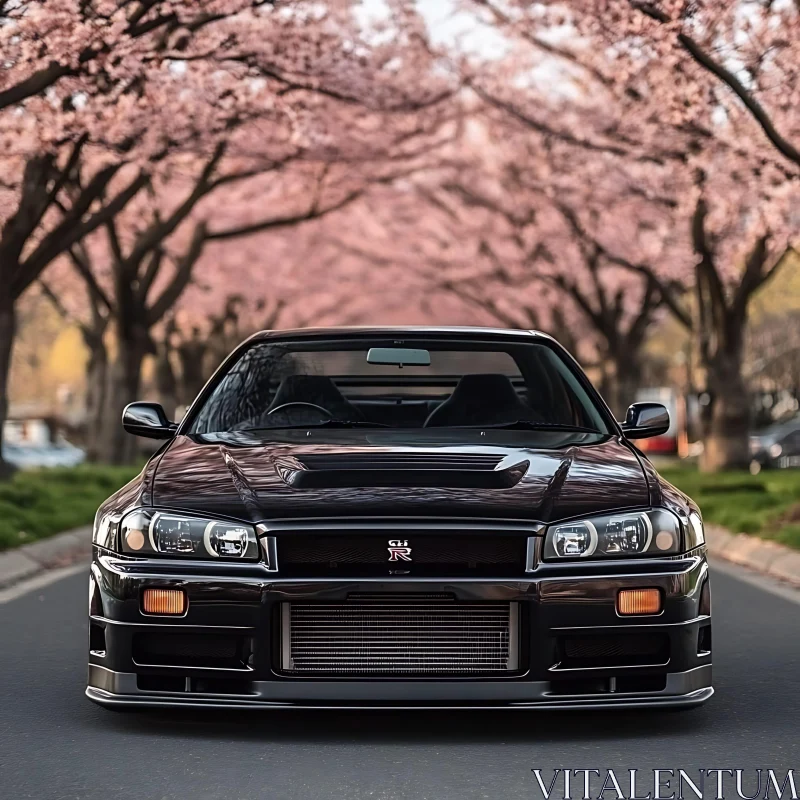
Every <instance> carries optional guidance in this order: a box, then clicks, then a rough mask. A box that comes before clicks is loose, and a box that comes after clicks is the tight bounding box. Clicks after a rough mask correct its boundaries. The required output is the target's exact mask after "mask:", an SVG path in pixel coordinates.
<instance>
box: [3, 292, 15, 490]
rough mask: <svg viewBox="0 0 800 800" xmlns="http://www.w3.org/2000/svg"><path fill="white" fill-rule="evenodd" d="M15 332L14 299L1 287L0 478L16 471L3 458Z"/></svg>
mask: <svg viewBox="0 0 800 800" xmlns="http://www.w3.org/2000/svg"><path fill="white" fill-rule="evenodd" d="M15 332H16V317H15V312H14V301H13V300H12V299H11V297H10V296H8V293H6V294H5V295H4V294H3V289H2V287H0V480H3V479H4V478H7V477H8V476H9V475H11V473H13V472H14V468H13V467H12V465H11V464H9V463H8V462H7V461H5V460H4V458H3V429H4V427H5V422H6V418H7V417H8V402H9V401H8V379H9V373H10V372H11V351H12V349H13V346H14V334H15Z"/></svg>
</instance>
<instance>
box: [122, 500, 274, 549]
mask: <svg viewBox="0 0 800 800" xmlns="http://www.w3.org/2000/svg"><path fill="white" fill-rule="evenodd" d="M119 536H120V542H121V546H122V552H123V553H130V554H132V555H164V556H178V557H181V558H230V559H237V560H241V559H245V560H250V561H255V560H256V559H258V539H257V537H256V531H255V528H254V527H253V526H252V525H247V524H245V523H241V522H225V521H223V520H216V519H208V518H206V517H192V516H187V515H185V514H179V513H170V512H168V511H145V510H139V511H132V512H131V513H130V514H128V515H127V516H126V517H124V519H123V520H122V522H121V523H120V526H119Z"/></svg>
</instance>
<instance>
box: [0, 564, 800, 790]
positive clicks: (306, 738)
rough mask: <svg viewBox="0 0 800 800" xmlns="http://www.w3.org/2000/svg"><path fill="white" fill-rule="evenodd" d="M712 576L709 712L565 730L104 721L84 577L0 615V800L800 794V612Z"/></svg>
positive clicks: (286, 716)
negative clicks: (621, 788) (693, 780)
mask: <svg viewBox="0 0 800 800" xmlns="http://www.w3.org/2000/svg"><path fill="white" fill-rule="evenodd" d="M712 575H713V578H712V580H713V611H714V681H715V685H716V689H717V695H716V696H715V697H714V698H713V699H712V700H711V702H710V703H709V704H707V705H706V706H704V707H703V708H700V709H696V710H693V711H688V712H682V713H676V712H671V713H670V712H666V711H662V712H658V713H655V712H615V713H608V712H605V713H601V712H592V713H588V712H579V713H577V712H573V713H567V714H560V715H556V714H554V713H552V712H547V713H545V712H536V711H530V712H523V711H506V712H477V713H476V712H446V713H443V712H423V713H420V712H398V713H389V712H371V713H354V712H349V713H345V712H316V711H296V712H291V711H276V712H271V713H240V714H233V713H227V712H226V713H224V714H222V715H220V714H211V713H206V712H181V713H176V712H153V711H150V712H143V711H139V712H133V713H128V714H119V713H114V712H111V711H106V710H104V709H102V708H99V707H97V706H95V705H93V704H92V703H90V702H89V701H88V700H87V699H86V698H85V697H84V695H83V690H84V680H85V672H86V663H85V661H86V638H87V633H86V619H85V616H86V605H87V596H86V579H85V575H84V574H80V575H72V576H69V577H66V578H64V579H62V580H60V581H58V582H56V583H53V584H51V585H49V586H45V587H40V588H37V589H34V590H33V591H31V592H29V593H27V594H25V595H23V596H21V597H18V598H17V599H14V600H11V601H9V602H6V603H3V604H2V605H0V632H2V640H0V641H1V646H0V676H2V677H0V687H1V689H0V692H1V693H2V706H0V800H21V798H29V797H30V798H37V800H60V799H61V798H81V799H83V798H98V800H99V799H100V798H102V799H103V800H128V798H131V800H132V799H133V798H136V800H156V799H158V800H162V799H166V798H169V799H170V800H172V799H173V798H175V800H206V798H220V799H221V800H256V799H259V800H260V799H261V798H276V799H278V800H315V799H316V798H330V799H331V800H334V799H335V800H367V799H369V800H390V799H394V798H408V800H449V799H450V798H453V799H454V800H455V799H456V798H457V799H458V800H472V799H473V798H475V799H476V800H477V799H478V798H481V799H483V798H487V800H516V799H517V798H541V797H542V794H541V791H540V790H539V788H538V786H537V784H536V781H535V777H534V774H533V772H532V769H533V768H540V769H542V770H543V771H544V776H545V777H546V778H548V779H549V776H550V775H552V770H553V769H555V768H557V767H561V768H565V767H569V768H572V769H586V768H597V769H600V770H602V771H603V774H605V770H607V769H609V768H613V769H614V770H615V774H616V775H624V776H627V770H628V769H629V768H637V769H639V770H640V773H639V775H640V780H642V779H643V780H644V783H645V785H648V784H649V788H647V789H645V790H644V791H642V792H640V794H646V792H647V791H648V790H652V770H653V769H655V768H659V769H667V768H672V769H675V770H677V769H679V768H682V769H685V770H687V771H690V774H694V775H695V777H696V776H697V770H698V769H700V768H708V769H710V768H728V769H736V768H740V769H745V770H747V772H746V773H745V779H746V783H745V789H746V793H749V794H752V793H754V791H755V788H754V787H755V783H754V782H755V773H754V772H753V770H754V769H755V768H756V767H760V768H762V769H765V770H766V769H770V768H771V769H774V770H775V771H776V774H781V775H782V776H783V777H785V775H786V772H787V770H788V769H790V768H793V769H794V770H795V773H796V774H797V777H798V782H797V787H798V790H800V605H798V604H797V603H796V602H792V601H791V600H790V599H787V598H784V597H781V596H777V595H775V594H770V593H768V592H766V591H764V590H762V589H761V588H758V587H757V586H755V585H753V584H752V583H749V582H746V581H744V580H742V579H741V578H740V577H738V576H736V575H735V574H731V573H730V572H729V571H728V570H727V569H726V571H725V572H724V573H723V572H720V571H719V570H714V571H713V572H712ZM748 776H749V777H748ZM729 780H730V779H729ZM749 780H752V781H753V788H752V789H751V788H750V785H749V784H748V783H747V781H749ZM581 781H582V779H581V778H578V779H575V782H574V786H575V788H576V789H578V791H575V792H573V797H574V798H579V797H580V794H581V792H580V791H579V790H580V788H581ZM593 785H594V784H593ZM725 786H726V791H725V796H726V797H730V798H735V797H736V792H735V785H734V784H733V782H732V781H731V783H730V791H729V790H728V783H726V784H725ZM597 788H599V786H598V787H596V789H597ZM596 789H595V791H594V795H595V796H596V794H597V791H596ZM558 794H559V792H558V789H557V790H556V792H555V794H554V796H555V795H558ZM667 794H668V793H667ZM713 794H714V793H713V792H712V791H711V787H710V786H709V787H708V788H707V789H706V797H709V798H710V797H713ZM559 796H563V792H562V793H561V794H560V795H559ZM785 796H786V795H784V797H785ZM615 797H616V795H615V794H614V793H613V792H607V793H606V794H605V800H613V799H614V798H615ZM688 797H690V798H691V797H694V796H693V795H691V794H689V795H688ZM761 797H763V791H762V793H761ZM771 797H774V793H773V794H772V795H771Z"/></svg>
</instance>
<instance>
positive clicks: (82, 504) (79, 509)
mask: <svg viewBox="0 0 800 800" xmlns="http://www.w3.org/2000/svg"><path fill="white" fill-rule="evenodd" d="M140 469H141V467H108V466H100V465H95V464H86V465H82V466H79V467H56V468H52V469H38V470H30V471H21V472H17V473H16V474H15V475H14V476H13V477H12V478H11V480H10V481H4V482H0V550H7V549H8V548H10V547H17V546H18V545H21V544H28V543H29V542H33V541H36V540H37V539H44V538H46V537H47V536H53V535H54V534H56V533H60V532H61V531H64V530H68V529H70V528H76V527H78V526H79V525H87V524H89V523H91V522H92V520H93V519H94V515H95V512H96V511H97V507H98V506H99V505H100V503H102V502H103V500H105V499H106V498H107V497H108V496H109V495H110V494H112V493H113V492H115V491H116V490H117V489H118V488H119V487H120V486H123V485H124V484H125V483H127V482H128V481H129V480H131V478H133V477H134V476H135V475H136V474H137V473H138V472H139V470H140Z"/></svg>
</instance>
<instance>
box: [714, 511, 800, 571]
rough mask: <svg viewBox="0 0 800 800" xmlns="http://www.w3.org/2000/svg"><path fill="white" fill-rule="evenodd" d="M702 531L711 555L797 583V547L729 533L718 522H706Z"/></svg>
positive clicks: (799, 558)
mask: <svg viewBox="0 0 800 800" xmlns="http://www.w3.org/2000/svg"><path fill="white" fill-rule="evenodd" d="M705 531H706V544H707V545H708V550H709V553H711V555H712V556H716V557H717V558H724V559H725V560H726V561H732V562H733V563H734V564H739V565H740V566H743V567H748V568H750V569H752V570H755V571H757V572H762V573H764V574H765V575H769V576H770V577H772V578H777V579H778V580H782V581H786V582H787V583H791V584H793V585H795V586H800V551H798V550H793V549H792V548H791V547H786V546H785V545H782V544H778V543H777V542H771V541H769V540H768V539H759V538H758V537H757V536H748V535H747V534H746V533H731V532H730V531H728V530H726V529H725V528H721V527H719V526H718V525H706V526H705Z"/></svg>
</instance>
